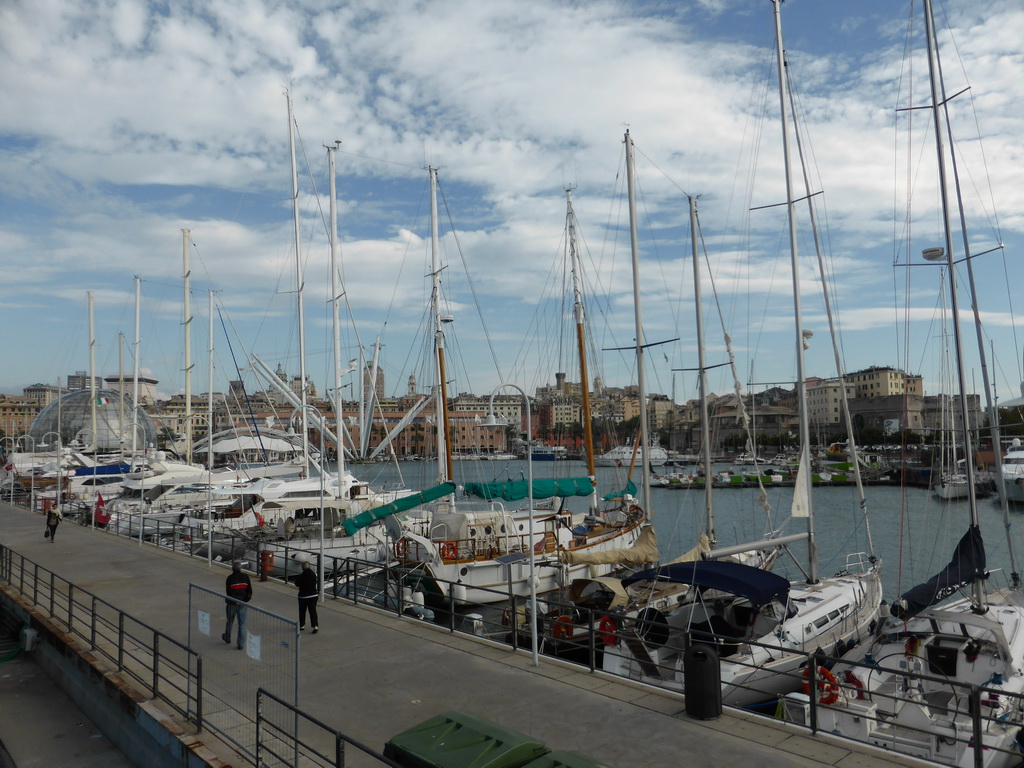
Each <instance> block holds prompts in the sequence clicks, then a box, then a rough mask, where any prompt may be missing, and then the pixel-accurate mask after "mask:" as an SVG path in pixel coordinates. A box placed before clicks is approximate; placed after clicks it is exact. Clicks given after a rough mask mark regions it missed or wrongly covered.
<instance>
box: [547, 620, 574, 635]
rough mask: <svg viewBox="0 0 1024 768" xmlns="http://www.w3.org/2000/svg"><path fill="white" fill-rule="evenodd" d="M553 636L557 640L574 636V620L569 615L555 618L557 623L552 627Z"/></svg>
mask: <svg viewBox="0 0 1024 768" xmlns="http://www.w3.org/2000/svg"><path fill="white" fill-rule="evenodd" d="M551 636H552V637H554V638H555V640H566V639H568V638H569V637H571V636H572V622H571V621H570V620H569V617H568V616H559V617H558V618H557V619H555V625H554V627H552V628H551Z"/></svg>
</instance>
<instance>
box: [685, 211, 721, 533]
mask: <svg viewBox="0 0 1024 768" xmlns="http://www.w3.org/2000/svg"><path fill="white" fill-rule="evenodd" d="M688 199H689V201H690V250H691V253H692V257H693V302H694V305H695V306H696V307H697V320H696V323H697V326H696V331H697V380H698V382H699V383H700V386H699V394H700V444H701V462H702V466H703V467H704V516H705V525H706V527H707V535H708V539H709V540H710V541H711V547H712V548H714V546H715V507H714V494H713V493H712V492H711V491H712V490H713V485H714V484H713V483H712V482H711V475H712V469H711V426H710V425H709V424H708V422H709V421H710V418H709V416H710V414H709V413H708V371H707V362H706V360H705V357H704V311H703V306H702V305H701V301H702V299H701V290H700V253H699V251H698V249H697V198H695V197H694V196H693V195H689V196H688Z"/></svg>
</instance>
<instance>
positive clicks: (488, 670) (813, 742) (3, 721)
mask: <svg viewBox="0 0 1024 768" xmlns="http://www.w3.org/2000/svg"><path fill="white" fill-rule="evenodd" d="M42 534H43V520H42V517H40V516H38V515H34V514H32V513H29V512H28V511H26V510H24V509H20V508H14V507H11V506H9V505H7V504H3V503H0V541H2V542H3V544H4V545H6V546H8V547H10V548H12V549H14V550H15V551H17V552H19V553H21V554H23V555H24V556H26V557H28V558H30V559H32V560H34V561H36V562H38V563H40V564H41V565H44V566H46V567H47V568H49V569H51V570H53V571H54V572H56V573H57V574H59V575H60V576H62V577H63V578H65V579H67V580H69V581H72V582H74V583H75V584H76V585H78V586H80V587H82V588H84V589H87V590H89V591H90V592H93V593H95V594H97V595H98V596H100V597H102V598H103V599H104V600H107V601H108V602H110V603H111V604H113V605H115V606H117V607H118V608H120V609H122V610H124V611H126V612H127V613H129V614H131V615H133V616H135V617H136V618H138V619H140V620H142V621H144V622H146V623H147V624H150V625H152V626H154V627H155V628H157V629H159V630H161V631H162V632H165V633H167V634H168V635H170V636H172V637H174V638H176V639H178V640H179V641H181V642H186V641H187V612H188V585H189V584H190V583H194V584H198V585H201V586H205V587H207V588H209V589H213V590H217V591H220V590H222V589H223V585H224V577H225V575H226V573H227V570H226V569H225V568H224V567H223V566H219V565H215V566H214V567H213V568H209V567H207V565H206V561H205V560H201V559H192V558H188V557H184V556H182V555H178V554H174V553H171V552H168V551H165V550H158V549H155V548H153V547H150V546H148V545H143V546H140V545H139V544H138V543H137V542H133V541H129V540H126V539H124V538H119V537H116V536H111V535H109V534H106V533H103V532H101V531H93V530H89V529H87V528H84V527H82V526H80V525H78V524H76V523H74V522H65V523H64V524H63V525H61V526H60V528H59V529H58V533H57V537H56V541H55V542H54V543H50V542H48V541H46V540H45V539H44V538H43V535H42ZM253 586H254V591H255V594H254V597H253V604H254V605H258V606H259V607H261V608H263V609H265V610H268V611H272V612H274V613H277V614H280V615H284V616H288V617H291V616H292V615H293V614H295V613H296V597H295V596H296V593H295V590H294V588H293V587H289V586H286V585H284V584H279V583H275V582H263V583H260V582H258V581H257V580H256V579H255V578H254V579H253ZM199 650H200V651H201V652H202V653H203V656H204V664H211V663H212V664H218V665H229V666H230V667H232V668H237V671H238V674H240V675H244V674H245V673H246V672H245V669H246V666H245V665H246V664H252V663H253V662H252V661H251V660H249V659H247V658H246V656H245V654H242V653H238V652H237V651H236V650H235V649H234V646H227V645H224V644H223V643H220V642H219V641H218V642H212V643H210V645H209V647H204V648H201V649H199ZM299 689H300V708H301V709H302V710H303V711H305V712H307V713H308V714H310V715H312V716H313V717H316V718H317V719H319V720H321V721H323V722H325V723H327V724H328V725H330V726H332V727H334V728H337V729H338V730H340V731H342V732H343V733H345V734H346V735H348V736H350V737H352V738H354V739H357V740H359V741H361V742H363V743H364V744H367V745H368V746H370V747H372V748H374V749H378V750H382V749H383V745H384V743H385V742H386V741H387V740H388V739H389V738H390V737H391V736H393V735H395V734H396V733H399V732H401V731H403V730H405V729H407V728H409V727H411V726H413V725H416V724H418V723H420V722H422V721H424V720H426V719H427V718H430V717H433V716H434V715H437V714H440V713H441V712H445V711H448V710H459V711H465V712H471V713H473V714H476V715H478V716H481V717H484V718H487V719H489V720H492V721H494V722H497V723H500V724H501V725H503V726H505V727H507V728H511V729H514V730H516V731H519V732H521V733H523V734H527V735H529V736H531V737H534V738H536V739H539V740H540V741H542V742H544V743H545V744H547V746H548V747H549V748H551V749H559V750H572V751H576V752H579V753H582V754H584V755H588V756H590V757H592V758H595V759H599V760H601V761H603V762H606V763H607V764H609V765H611V766H615V768H644V767H646V766H651V767H652V768H653V767H654V766H659V767H660V766H665V765H673V766H706V765H716V766H755V767H756V768H790V767H803V768H813V767H815V766H837V768H882V767H883V766H892V765H911V766H913V765H918V766H920V765H924V764H923V763H920V762H918V761H913V760H909V759H903V758H899V757H896V756H894V755H890V754H885V753H881V752H873V751H869V750H867V749H859V748H855V747H852V746H851V745H849V744H847V743H845V742H841V741H839V740H836V739H832V738H830V737H812V736H810V735H809V733H808V732H807V731H806V730H803V729H798V728H795V727H791V726H787V725H785V724H782V723H777V722H773V721H768V720H766V719H764V718H759V717H755V716H752V715H747V714H745V713H742V712H737V711H731V710H727V711H726V713H725V714H724V715H723V716H722V717H721V718H718V719H716V720H710V721H697V720H693V719H691V718H689V717H687V715H686V714H685V712H684V704H683V700H682V698H681V697H679V696H678V695H672V694H668V693H662V692H658V691H654V690H652V689H649V688H644V687H639V686H635V685H633V684H630V683H628V682H623V681H619V680H616V679H614V678H611V677H609V676H606V675H603V674H601V673H590V672H588V671H586V670H583V669H580V668H576V667H572V666H571V665H565V664H562V663H559V662H556V661H554V660H550V659H547V658H544V657H542V658H541V663H540V667H539V668H533V667H531V666H530V657H529V654H528V653H522V652H519V653H516V652H513V651H512V650H511V649H509V648H507V647H498V646H496V645H494V644H492V643H488V642H485V641H481V640H477V639H474V638H470V637H463V636H458V635H453V634H450V633H448V632H447V631H446V630H444V629H441V628H439V627H435V626H433V625H430V624H425V623H423V622H416V621H412V620H404V619H400V618H398V617H395V616H392V615H388V614H384V613H381V612H379V611H376V610H374V609H371V608H367V607H362V606H354V605H351V604H347V603H343V602H341V601H338V600H328V601H327V602H326V604H325V605H322V606H321V607H320V632H319V634H317V635H315V636H314V635H310V634H309V633H308V632H307V633H304V634H303V637H302V640H301V675H300V684H299ZM0 692H2V688H0ZM51 727H52V724H51V723H49V722H48V721H47V719H46V718H40V717H36V716H32V715H30V714H29V713H28V712H27V711H26V712H24V713H21V712H18V713H13V714H12V715H11V716H10V717H2V718H0V740H2V741H4V742H8V743H10V740H11V739H12V734H14V733H16V732H20V733H22V734H31V733H33V732H35V734H37V736H36V737H37V738H45V737H46V735H47V734H49V733H50V732H51ZM90 738H91V735H90ZM209 746H210V748H211V749H213V750H214V751H215V752H218V754H220V756H221V757H222V759H224V760H225V761H226V762H229V763H232V764H235V765H238V764H240V761H239V760H238V758H237V756H235V755H233V754H230V753H224V749H225V748H224V747H223V745H220V744H216V743H214V742H212V741H211V742H210V743H209ZM49 764H50V765H61V764H63V763H49ZM68 764H70V763H68ZM78 764H83V765H84V764H87V763H78ZM21 765H22V764H21V763H19V766H21ZM24 765H25V766H27V765H30V763H25V764H24Z"/></svg>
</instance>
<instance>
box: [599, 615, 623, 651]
mask: <svg viewBox="0 0 1024 768" xmlns="http://www.w3.org/2000/svg"><path fill="white" fill-rule="evenodd" d="M618 629H619V628H618V626H617V625H616V624H615V619H613V618H612V617H611V616H602V617H601V621H599V622H598V624H597V636H598V637H599V638H601V641H602V642H603V643H604V645H605V647H606V648H611V647H612V646H613V645H615V643H616V642H617V640H616V637H615V633H616V632H617V631H618Z"/></svg>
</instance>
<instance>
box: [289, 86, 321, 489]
mask: <svg viewBox="0 0 1024 768" xmlns="http://www.w3.org/2000/svg"><path fill="white" fill-rule="evenodd" d="M285 97H286V98H287V99H288V148H289V150H290V152H291V159H292V221H293V225H294V229H295V293H296V296H297V300H298V313H299V389H300V390H301V391H300V392H299V399H300V401H301V403H302V405H301V407H300V409H299V417H300V420H301V423H302V461H303V467H304V470H305V475H306V477H309V428H308V426H307V421H306V323H305V319H304V313H303V310H302V289H303V287H304V285H305V283H304V281H303V278H302V252H301V251H300V242H299V227H300V224H299V171H298V165H297V163H296V162H295V114H294V110H293V107H292V94H291V91H285ZM322 460H323V458H322V457H321V461H322Z"/></svg>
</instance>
